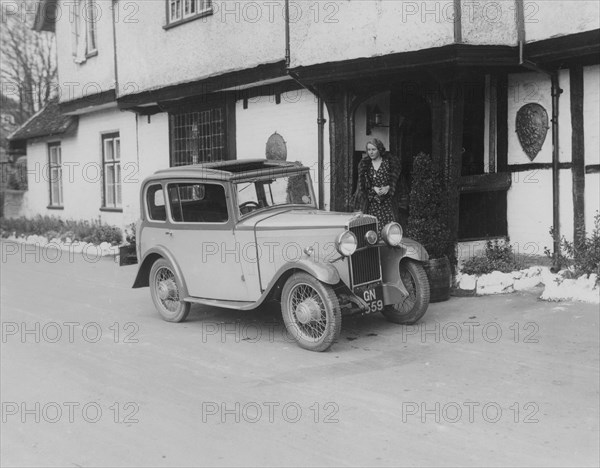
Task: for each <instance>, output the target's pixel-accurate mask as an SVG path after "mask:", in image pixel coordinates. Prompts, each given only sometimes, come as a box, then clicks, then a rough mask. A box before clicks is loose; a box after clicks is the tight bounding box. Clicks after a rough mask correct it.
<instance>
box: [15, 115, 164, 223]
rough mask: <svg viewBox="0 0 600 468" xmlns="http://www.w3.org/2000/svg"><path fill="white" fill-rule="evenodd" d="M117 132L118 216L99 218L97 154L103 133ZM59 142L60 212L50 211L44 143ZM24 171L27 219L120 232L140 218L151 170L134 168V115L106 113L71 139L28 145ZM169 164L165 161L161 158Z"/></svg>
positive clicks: (83, 121) (86, 119)
mask: <svg viewBox="0 0 600 468" xmlns="http://www.w3.org/2000/svg"><path fill="white" fill-rule="evenodd" d="M117 131H118V132H119V134H120V137H121V170H122V206H123V212H122V213H113V212H103V211H101V210H100V208H101V205H102V178H101V168H102V149H101V137H102V134H104V133H112V132H117ZM51 141H60V142H61V151H62V162H63V204H64V210H50V209H48V208H47V205H48V203H49V182H48V175H47V168H48V166H47V164H48V155H47V143H48V142H51ZM27 158H28V159H27V170H28V181H29V196H28V204H27V208H26V210H25V213H24V214H25V215H26V216H33V215H37V214H41V215H52V216H58V217H60V218H63V219H79V220H98V219H100V220H102V221H103V222H105V223H108V224H111V225H115V226H119V227H124V226H127V225H128V224H130V223H132V222H134V221H135V220H136V219H137V218H138V216H139V201H138V199H139V186H140V181H141V179H143V177H145V176H146V175H148V172H149V171H150V170H151V165H147V164H144V163H142V164H138V156H137V138H136V121H135V114H133V113H131V112H120V111H117V110H108V111H103V112H97V113H91V114H86V115H84V116H81V117H80V120H79V127H78V130H77V135H76V136H71V137H68V138H63V139H48V140H45V141H41V142H35V143H32V144H30V145H28V148H27ZM166 161H167V164H168V156H167V158H166Z"/></svg>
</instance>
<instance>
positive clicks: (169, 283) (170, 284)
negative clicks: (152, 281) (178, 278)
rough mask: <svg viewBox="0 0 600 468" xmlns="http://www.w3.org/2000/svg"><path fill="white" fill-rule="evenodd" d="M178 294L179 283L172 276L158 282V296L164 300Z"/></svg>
mask: <svg viewBox="0 0 600 468" xmlns="http://www.w3.org/2000/svg"><path fill="white" fill-rule="evenodd" d="M176 295H177V285H176V284H175V281H173V279H172V278H169V279H166V280H163V281H161V282H160V283H158V297H160V299H161V300H162V301H165V300H167V299H169V298H170V297H175V296H176Z"/></svg>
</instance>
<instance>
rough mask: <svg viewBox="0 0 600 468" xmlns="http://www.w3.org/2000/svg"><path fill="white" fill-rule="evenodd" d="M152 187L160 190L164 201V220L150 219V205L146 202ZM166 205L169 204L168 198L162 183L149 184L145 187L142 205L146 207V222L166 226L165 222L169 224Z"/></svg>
mask: <svg viewBox="0 0 600 468" xmlns="http://www.w3.org/2000/svg"><path fill="white" fill-rule="evenodd" d="M154 187H160V189H161V190H162V193H163V198H164V201H165V219H154V218H153V217H152V213H151V211H150V203H149V200H148V194H149V193H150V189H152V188H154ZM157 191H158V190H157ZM155 193H156V192H155ZM168 204H169V198H168V194H167V189H166V187H165V185H164V184H163V183H162V182H151V183H149V184H148V185H147V186H146V189H145V191H144V205H145V207H146V220H147V221H148V222H151V223H160V224H166V223H167V222H169V208H168V206H167V205H168Z"/></svg>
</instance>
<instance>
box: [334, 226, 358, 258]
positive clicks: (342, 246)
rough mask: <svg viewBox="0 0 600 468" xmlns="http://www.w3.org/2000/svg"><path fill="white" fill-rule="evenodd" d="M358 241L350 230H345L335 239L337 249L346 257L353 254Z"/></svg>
mask: <svg viewBox="0 0 600 468" xmlns="http://www.w3.org/2000/svg"><path fill="white" fill-rule="evenodd" d="M357 245H358V242H357V240H356V236H355V235H354V234H353V233H352V232H350V231H344V232H342V233H341V234H340V235H339V236H337V239H336V240H335V248H336V250H337V251H338V252H339V253H340V254H342V255H343V256H345V257H348V256H349V255H352V254H353V253H354V252H355V251H356V247H357Z"/></svg>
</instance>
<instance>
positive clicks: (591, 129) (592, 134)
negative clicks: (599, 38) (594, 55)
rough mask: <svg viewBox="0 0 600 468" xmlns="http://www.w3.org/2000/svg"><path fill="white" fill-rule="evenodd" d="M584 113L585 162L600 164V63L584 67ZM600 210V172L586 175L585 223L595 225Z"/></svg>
mask: <svg viewBox="0 0 600 468" xmlns="http://www.w3.org/2000/svg"><path fill="white" fill-rule="evenodd" d="M583 92H584V100H583V115H584V121H583V123H584V130H583V131H584V140H585V164H586V165H588V164H600V137H599V134H600V130H599V129H600V65H594V66H591V67H584V69H583ZM597 211H600V174H598V173H596V174H586V176H585V224H586V229H587V231H588V232H591V231H592V229H593V227H594V216H595V214H596V212H597Z"/></svg>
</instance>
